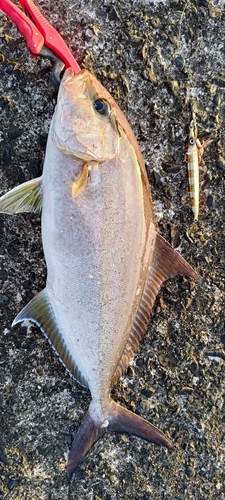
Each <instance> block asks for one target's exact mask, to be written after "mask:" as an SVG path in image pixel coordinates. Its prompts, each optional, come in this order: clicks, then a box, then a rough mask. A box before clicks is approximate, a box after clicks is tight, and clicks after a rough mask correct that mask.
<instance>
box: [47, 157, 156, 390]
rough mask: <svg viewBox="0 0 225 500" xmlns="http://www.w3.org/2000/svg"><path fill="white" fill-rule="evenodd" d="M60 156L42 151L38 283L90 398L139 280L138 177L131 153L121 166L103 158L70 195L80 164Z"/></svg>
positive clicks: (125, 328)
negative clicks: (42, 262)
mask: <svg viewBox="0 0 225 500" xmlns="http://www.w3.org/2000/svg"><path fill="white" fill-rule="evenodd" d="M53 149H54V148H53ZM60 156H63V155H61V153H58V152H57V151H55V158H54V161H53V162H52V159H53V157H54V155H52V152H51V155H50V157H48V155H46V163H47V167H46V165H45V168H44V173H43V211H42V239H43V247H44V253H45V258H46V263H47V271H48V274H47V284H46V288H47V292H48V296H49V298H50V301H51V305H52V307H53V310H54V312H55V316H56V319H57V322H58V325H59V328H60V330H61V332H62V336H63V339H64V341H65V343H66V345H67V347H68V349H69V352H70V354H71V355H72V357H73V359H74V361H75V363H76V365H77V366H78V368H79V370H80V372H81V373H82V375H83V376H84V378H85V380H86V381H87V383H88V386H89V388H90V391H91V393H92V397H93V398H97V399H98V398H99V397H100V395H99V393H102V392H105V393H106V394H108V392H109V386H110V382H111V379H112V376H113V373H114V371H115V369H116V367H117V364H118V361H119V359H120V357H121V355H122V353H123V350H124V348H125V345H126V343H127V339H128V336H129V334H130V331H131V328H132V325H133V322H134V318H135V316H136V312H137V309H138V306H139V304H140V300H141V297H142V293H143V288H144V285H145V279H146V274H147V268H148V265H149V240H148V232H149V228H148V226H147V225H146V217H145V216H146V214H145V213H144V205H143V192H142V183H141V178H140V171H139V167H138V165H137V163H136V162H135V158H131V160H133V162H132V161H130V162H129V163H128V164H127V165H126V169H125V168H124V167H123V168H121V164H120V162H119V161H111V162H109V163H105V164H101V165H100V166H99V167H98V168H96V167H93V168H92V170H91V172H90V179H89V183H88V185H87V187H85V188H84V190H83V191H82V192H81V193H80V194H79V195H78V196H77V197H74V198H73V196H72V184H73V182H74V180H75V178H76V176H77V175H78V174H79V172H80V171H81V167H82V164H81V163H79V162H76V161H74V160H71V159H69V158H66V160H65V157H64V156H63V168H62V158H60ZM48 159H51V162H50V166H49V161H48ZM51 165H52V166H51ZM101 397H102V396H101Z"/></svg>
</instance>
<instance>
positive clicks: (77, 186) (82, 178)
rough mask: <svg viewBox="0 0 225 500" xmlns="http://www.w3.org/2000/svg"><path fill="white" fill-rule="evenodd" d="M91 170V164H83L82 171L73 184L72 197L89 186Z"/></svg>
mask: <svg viewBox="0 0 225 500" xmlns="http://www.w3.org/2000/svg"><path fill="white" fill-rule="evenodd" d="M89 171H90V165H88V164H87V163H85V164H84V165H83V166H82V170H81V173H80V175H79V177H78V178H77V179H76V181H74V182H73V184H72V197H73V198H75V197H76V196H77V195H78V194H79V193H81V191H83V189H84V188H85V187H86V186H87V182H88V176H89Z"/></svg>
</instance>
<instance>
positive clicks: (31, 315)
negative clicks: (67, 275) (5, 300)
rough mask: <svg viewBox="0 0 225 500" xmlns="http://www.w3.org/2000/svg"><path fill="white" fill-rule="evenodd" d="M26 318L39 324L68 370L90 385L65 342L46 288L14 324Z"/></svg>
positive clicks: (83, 382) (80, 381)
mask: <svg viewBox="0 0 225 500" xmlns="http://www.w3.org/2000/svg"><path fill="white" fill-rule="evenodd" d="M25 320H30V321H33V322H34V323H35V324H36V325H37V326H39V328H40V329H41V331H42V332H43V333H44V335H45V336H46V337H47V339H48V341H49V342H50V344H51V345H52V347H53V348H54V349H55V351H56V353H57V354H58V356H59V358H60V360H61V361H62V363H63V365H64V366H65V367H66V368H67V370H68V371H69V372H70V373H71V374H72V375H73V376H74V377H75V379H76V380H77V381H78V382H79V383H80V384H81V385H83V386H84V387H88V384H87V382H86V381H85V379H84V378H83V376H82V374H81V373H80V371H79V369H78V367H77V365H76V363H75V361H74V360H73V358H72V357H71V355H70V353H69V351H68V348H67V346H66V344H65V342H64V339H63V335H62V332H61V331H60V328H59V325H58V323H57V320H56V317H55V313H54V310H53V308H52V306H51V303H50V300H49V297H48V293H47V290H46V289H44V290H42V291H41V292H39V293H38V294H37V295H36V296H35V297H34V298H33V299H32V300H31V301H30V302H29V303H28V304H27V305H26V306H25V307H24V308H23V309H22V311H20V313H19V314H18V315H17V316H16V318H15V319H14V321H13V323H12V326H15V325H16V324H17V323H21V322H22V321H25Z"/></svg>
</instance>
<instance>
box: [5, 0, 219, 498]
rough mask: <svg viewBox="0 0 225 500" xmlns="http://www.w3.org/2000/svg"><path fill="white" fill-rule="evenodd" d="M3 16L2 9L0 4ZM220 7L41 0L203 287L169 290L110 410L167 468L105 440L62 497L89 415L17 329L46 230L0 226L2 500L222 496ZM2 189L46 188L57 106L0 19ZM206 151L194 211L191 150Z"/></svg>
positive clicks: (38, 280) (136, 0) (41, 266)
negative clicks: (166, 444)
mask: <svg viewBox="0 0 225 500" xmlns="http://www.w3.org/2000/svg"><path fill="white" fill-rule="evenodd" d="M0 3H1V2H0ZM224 4H225V2H224V0H223V1H222V0H220V1H216V0H215V1H211V0H196V1H195V0H189V1H187V2H186V1H171V0H169V1H165V2H159V1H155V2H151V1H147V0H133V1H132V0H131V1H130V2H128V1H124V0H122V1H121V0H114V1H113V0H112V1H108V0H99V1H97V0H90V1H84V0H78V1H76V2H74V1H73V0H61V1H59V0H56V1H54V2H52V1H50V0H45V1H42V0H39V1H37V5H39V7H40V8H41V9H42V11H43V13H44V14H45V16H46V17H47V18H48V19H49V20H50V22H51V23H52V24H54V26H55V27H56V28H57V29H58V30H59V31H60V32H61V34H62V35H63V36H64V38H65V40H66V42H67V43H68V44H69V45H70V47H71V49H72V50H73V52H74V54H75V56H76V57H77V58H78V60H79V62H80V63H83V65H84V66H85V67H87V68H89V69H90V70H91V71H93V72H94V73H95V74H96V76H97V77H98V78H99V79H100V80H101V82H102V83H103V84H104V85H105V86H106V87H107V89H108V90H109V91H110V92H111V93H112V94H113V96H114V97H115V98H116V99H117V101H118V102H119V104H120V106H121V108H122V110H123V111H124V112H125V114H126V116H127V117H128V119H129V121H130V123H131V125H132V127H133V130H134V132H135V134H136V136H137V139H138V141H139V144H140V147H141V150H142V152H143V155H144V158H145V161H146V167H147V171H148V175H149V182H150V184H151V188H152V194H153V199H154V203H155V211H156V214H157V219H158V222H159V231H160V233H161V234H162V235H163V236H164V237H165V238H166V239H167V240H168V241H170V242H171V243H172V244H173V246H174V247H175V248H176V249H178V250H179V251H180V252H181V253H182V255H183V256H184V257H185V258H186V259H187V260H188V261H189V262H190V263H191V264H192V265H193V266H194V268H195V269H197V270H198V272H199V273H200V275H201V276H202V281H201V283H200V284H198V285H196V284H195V283H193V282H190V281H189V280H186V279H183V278H178V279H174V280H170V281H168V282H166V283H165V285H164V287H163V288H162V290H161V292H160V294H159V296H158V297H157V300H156V303H155V307H154V312H153V315H152V317H151V319H150V323H149V328H148V331H147V332H146V334H145V336H144V339H143V341H142V343H141V345H140V348H139V351H138V353H137V354H136V356H135V358H134V361H133V362H132V365H131V367H130V368H129V369H128V372H127V374H126V375H125V376H124V377H123V378H122V379H121V380H120V381H119V383H118V384H117V385H116V387H115V388H113V397H114V398H115V400H116V401H118V402H121V403H122V404H123V405H124V406H126V407H127V408H131V409H132V410H134V411H136V412H137V413H139V414H140V415H143V416H144V417H145V418H147V419H148V420H149V421H151V422H153V423H154V424H155V425H157V426H158V427H160V428H161V429H162V430H164V432H166V433H167V434H168V435H169V436H170V437H171V438H172V439H173V441H174V443H175V444H176V447H177V452H176V453H175V454H174V455H170V454H169V453H168V452H167V451H165V450H164V449H158V448H156V447H154V446H153V445H150V444H148V443H145V442H143V441H141V440H140V439H137V438H134V437H127V436H120V435H113V434H111V435H110V434H109V435H107V436H106V437H105V438H104V439H102V440H100V441H99V442H98V443H97V444H96V446H95V447H94V448H93V449H92V451H91V453H89V455H88V456H87V458H86V460H85V461H84V462H83V464H82V465H81V466H80V467H79V469H78V471H77V473H76V475H75V476H74V479H73V480H72V483H71V485H70V486H69V484H68V482H67V479H66V475H65V465H66V454H67V453H68V450H69V448H70V444H71V440H72V435H73V432H75V431H76V430H77V428H78V426H79V422H80V421H81V419H82V417H83V415H84V413H85V411H86V409H87V407H88V404H89V401H90V396H89V393H88V391H85V390H84V389H82V388H81V387H80V386H79V385H78V384H76V383H75V382H74V381H73V380H72V379H71V378H70V376H69V375H68V374H67V373H66V371H65V369H64V368H63V366H62V365H61V364H60V362H59V361H58V359H57V357H56V355H55V354H54V352H53V351H52V349H51V347H50V346H49V345H48V343H47V341H46V339H44V337H43V335H42V334H41V332H40V331H39V330H38V329H36V328H34V327H32V328H30V327H29V328H28V330H27V328H25V327H17V328H16V329H14V330H12V329H11V326H10V325H11V322H12V320H13V318H14V317H15V315H16V314H17V313H18V312H19V310H20V309H21V308H22V307H23V306H24V305H25V304H26V303H27V302H28V300H29V299H31V298H32V297H33V296H34V295H35V294H36V293H37V292H38V291H40V290H41V289H42V288H43V286H44V283H45V274H46V270H45V263H44V260H43V253H42V246H41V237H40V218H39V217H38V216H30V215H19V216H13V217H7V216H2V215H1V216H0V249H1V258H0V280H1V288H0V325H1V326H0V332H1V333H0V499H1V500H2V499H4V500H6V499H7V500H8V499H10V500H15V499H16V500H18V499H19V500H21V499H26V500H33V499H35V500H36V499H40V500H66V499H71V500H72V499H73V500H75V499H84V500H86V499H87V500H89V499H94V500H100V499H104V500H111V499H112V500H114V499H115V500H118V499H134V500H136V499H141V500H144V499H154V500H183V499H188V500H205V499H208V500H222V499H224V498H225V492H224V483H225V481H224V479H225V478H224V452H225V449H224V448H225V441H224V423H225V421H224V410H225V407H224V371H225V370H224V366H225V365H224V363H225V349H224V346H225V328H224V269H225V263H224V243H225V242H224V230H225V220H224V173H225V139H224V119H225V116H224V112H225V108H224V90H225V63H224V50H225V46H224V42H225V22H224V19H225V5H224ZM0 65H1V70H0V107H1V121H0V190H1V193H5V192H6V191H7V190H8V189H10V188H12V187H13V186H15V185H17V184H19V183H21V182H23V181H25V180H28V179H30V178H32V177H36V176H38V175H40V173H41V170H42V164H43V158H44V151H45V143H46V137H47V133H48V126H49V123H50V119H51V116H52V113H53V109H54V105H55V100H56V92H55V91H54V89H53V88H52V86H51V84H50V72H49V64H48V63H46V62H43V61H40V60H39V61H37V60H35V59H32V58H31V57H29V55H28V51H27V49H26V45H25V42H24V40H23V38H22V37H21V36H20V34H19V33H18V31H17V29H16V28H15V26H14V25H12V24H11V22H10V21H9V20H8V19H7V18H6V16H4V15H3V14H0ZM191 107H192V108H194V109H195V112H196V117H197V122H198V130H199V138H200V140H202V141H205V140H207V139H208V138H213V143H212V144H211V145H210V146H208V148H206V150H205V154H204V162H203V163H202V165H201V216H200V219H199V222H198V223H194V222H193V219H192V215H191V211H190V205H189V194H188V188H187V165H186V163H185V151H186V137H187V131H188V125H189V122H190V119H191Z"/></svg>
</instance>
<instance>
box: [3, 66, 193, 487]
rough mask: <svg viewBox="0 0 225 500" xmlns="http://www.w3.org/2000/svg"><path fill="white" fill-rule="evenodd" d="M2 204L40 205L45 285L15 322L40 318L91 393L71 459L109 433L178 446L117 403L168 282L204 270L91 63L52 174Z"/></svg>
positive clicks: (69, 81) (71, 465)
mask: <svg viewBox="0 0 225 500" xmlns="http://www.w3.org/2000/svg"><path fill="white" fill-rule="evenodd" d="M0 212H1V213H5V214H16V213H23V212H30V213H41V226H42V243H43V249H44V255H45V261H46V266H47V279H46V286H45V288H44V289H43V290H42V291H40V292H39V293H38V294H37V295H36V296H35V297H34V298H33V299H32V300H31V301H30V302H29V303H28V304H27V305H26V306H25V307H24V308H23V309H22V311H20V312H19V314H18V315H17V316H16V318H15V319H14V321H13V323H12V326H15V325H16V324H18V323H20V322H23V321H24V320H30V321H31V322H33V323H35V324H36V325H38V326H39V327H40V329H41V330H42V332H43V333H44V334H45V335H46V337H47V338H48V340H49V342H50V343H51V345H52V346H53V348H54V349H55V351H56V352H57V353H58V355H59V357H60V360H61V361H62V363H63V364H64V365H65V366H66V368H67V370H68V371H69V372H70V374H71V375H72V376H73V377H74V378H75V379H76V380H77V381H78V382H79V383H80V384H81V385H83V386H84V387H87V388H88V389H89V391H90V393H91V402H90V406H89V408H88V410H87V413H86V414H85V416H84V418H83V420H82V422H81V425H80V427H79V428H78V431H77V433H76V434H75V437H74V440H73V443H72V447H71V450H70V452H69V457H68V463H67V474H68V477H69V479H71V477H72V475H73V473H74V471H75V469H76V468H77V467H78V465H79V464H80V463H81V462H82V460H83V459H84V457H85V455H86V454H87V453H88V451H89V450H90V448H91V447H92V446H93V445H94V443H95V442H96V441H98V439H99V438H101V437H102V436H103V435H104V434H106V433H107V432H108V431H114V432H118V433H127V434H133V435H136V436H139V437H141V438H143V439H145V440H147V441H149V442H151V443H154V444H156V445H158V446H163V447H166V448H167V449H169V450H170V451H174V450H175V446H174V444H173V443H172V442H171V440H170V439H169V438H168V437H167V436H166V435H165V434H164V433H163V432H162V431H161V430H159V429H158V428H157V427H155V426H154V425H153V424H151V423H150V422H148V421H147V420H145V419H143V418H142V417H140V416H139V415H137V414H135V413H133V412H131V411H129V410H128V409H126V408H124V407H122V406H120V405H119V404H118V403H116V402H115V401H114V400H113V399H112V397H111V394H110V391H111V387H112V385H113V384H115V383H116V382H117V380H118V378H119V377H121V376H122V374H123V373H124V372H125V371H126V369H127V367H128V365H129V363H130V361H131V359H132V357H133V355H134V352H135V351H136V350H137V347H138V345H139V342H140V340H141V338H142V336H143V334H144V332H145V330H146V326H147V324H148V320H149V315H150V312H151V310H152V306H153V304H154V301H155V297H156V295H157V293H158V291H159V289H160V287H161V285H162V283H163V282H164V281H165V280H166V279H168V278H170V277H172V276H176V275H186V276H188V277H190V278H192V279H195V280H196V281H199V275H198V274H197V273H196V272H195V271H194V270H193V269H192V267H191V266H190V265H189V264H188V263H187V262H186V261H185V260H184V258H183V257H181V255H179V254H178V253H177V252H176V251H175V250H174V249H173V248H172V247H171V246H170V245H169V243H167V242H166V240H165V239H164V238H163V237H162V236H161V235H159V233H158V231H157V224H156V221H155V217H154V210H153V202H152V198H151V192H150V186H149V181H148V177H147V173H146V169H145V165H144V160H143V158H142V155H141V152H140V149H139V146H138V143H137V141H136V138H135V136H134V134H133V131H132V129H131V127H130V125H129V123H128V121H127V120H126V118H125V116H124V114H123V113H122V111H121V109H120V108H119V106H118V105H117V104H116V102H115V100H114V99H113V97H112V96H111V95H110V94H109V92H108V91H107V90H106V89H105V88H104V87H103V86H102V85H101V83H100V82H99V81H98V80H97V79H96V78H95V76H94V75H93V74H91V73H90V72H89V71H88V70H86V69H85V70H82V71H81V72H79V73H78V74H77V75H75V74H74V72H73V70H72V69H71V68H70V69H67V70H66V71H65V74H64V76H63V78H62V81H61V84H60V89H59V93H58V99H57V105H56V108H55V111H54V115H53V118H52V121H51V125H50V130H49V134H48V141H47V147H46V155H45V161H44V167H43V174H42V176H41V177H39V178H37V179H33V180H29V181H27V182H25V183H23V184H21V185H20V186H17V187H15V188H13V189H12V190H11V191H9V192H8V193H6V194H5V195H3V196H2V197H1V198H0Z"/></svg>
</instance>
